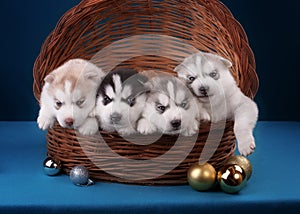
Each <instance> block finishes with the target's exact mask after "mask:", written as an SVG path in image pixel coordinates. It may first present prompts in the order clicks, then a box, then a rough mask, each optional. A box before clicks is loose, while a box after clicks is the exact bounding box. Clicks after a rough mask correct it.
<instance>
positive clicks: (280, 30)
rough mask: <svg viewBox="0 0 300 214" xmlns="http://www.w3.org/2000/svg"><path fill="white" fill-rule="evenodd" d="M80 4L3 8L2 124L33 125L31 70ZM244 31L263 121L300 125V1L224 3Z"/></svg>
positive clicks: (30, 1) (30, 2)
mask: <svg viewBox="0 0 300 214" xmlns="http://www.w3.org/2000/svg"><path fill="white" fill-rule="evenodd" d="M79 2H80V1H79V0H73V1H71V0H64V1H61V0H44V1H37V0H35V1H34V0H27V1H21V0H15V1H2V2H1V13H0V19H1V34H0V42H1V52H0V60H1V61H0V65H1V70H0V72H1V78H0V93H1V94H0V95H1V105H0V120H7V121H8V120H35V119H36V117H37V112H38V105H37V102H36V100H35V99H34V97H33V94H32V83H33V77H32V67H33V63H34V61H35V58H36V57H37V56H38V54H39V51H40V47H41V45H42V43H43V41H44V39H45V38H46V37H47V35H48V34H49V33H50V32H51V31H52V29H53V28H54V27H55V25H56V23H57V21H58V20H59V18H60V17H61V16H62V15H63V14H64V13H65V12H66V11H67V10H68V9H69V8H71V7H72V6H74V5H76V4H77V3H79ZM222 2H223V3H224V4H225V5H226V6H227V7H228V8H229V9H230V10H231V12H232V13H233V15H234V16H235V18H236V19H237V20H238V21H239V22H240V23H241V24H242V26H243V27H244V29H245V31H246V33H247V35H248V38H249V42H250V46H251V48H252V50H253V51H254V54H255V57H256V62H257V73H258V76H259V79H260V88H259V92H258V94H257V96H256V98H255V100H256V102H257V103H258V106H259V109H260V120H291V121H300V113H299V109H300V108H299V107H300V105H299V103H300V99H299V98H300V97H299V94H298V92H299V88H298V87H299V85H298V81H299V77H300V70H299V67H298V66H297V65H298V64H299V49H300V42H299V38H300V28H299V21H300V13H299V11H300V1H296V0H294V1H289V3H288V4H282V3H279V2H278V1H272V0H264V1H261V0H243V1H232V0H223V1H222Z"/></svg>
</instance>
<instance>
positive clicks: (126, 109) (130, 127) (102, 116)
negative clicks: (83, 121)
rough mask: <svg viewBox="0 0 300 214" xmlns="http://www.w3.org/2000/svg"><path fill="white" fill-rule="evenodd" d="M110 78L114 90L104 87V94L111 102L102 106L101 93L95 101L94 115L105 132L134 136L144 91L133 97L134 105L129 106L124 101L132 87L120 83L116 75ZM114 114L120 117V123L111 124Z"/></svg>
mask: <svg viewBox="0 0 300 214" xmlns="http://www.w3.org/2000/svg"><path fill="white" fill-rule="evenodd" d="M111 78H112V80H113V83H114V87H115V89H113V87H112V86H111V85H106V87H105V93H106V95H107V96H108V97H109V98H110V99H111V100H112V101H111V102H110V103H108V104H107V105H104V103H103V99H104V95H102V94H101V93H100V94H99V97H98V99H97V104H96V109H95V113H96V116H97V118H98V120H99V122H100V126H101V128H102V129H103V130H105V131H108V132H113V131H117V132H118V133H119V134H121V135H124V136H126V135H131V134H135V133H136V123H137V121H138V119H139V118H140V116H141V113H142V111H143V108H144V105H145V100H146V94H145V91H141V93H140V94H137V95H135V104H134V105H133V106H130V105H129V104H128V103H126V100H127V99H128V97H130V96H131V95H132V88H131V87H132V86H131V85H127V84H126V81H125V82H122V81H121V79H120V76H119V75H117V74H114V75H113V76H112V77H111ZM133 78H135V77H133ZM132 96H133V95H132ZM114 114H119V115H120V116H121V119H120V121H118V122H112V120H111V117H112V115H114Z"/></svg>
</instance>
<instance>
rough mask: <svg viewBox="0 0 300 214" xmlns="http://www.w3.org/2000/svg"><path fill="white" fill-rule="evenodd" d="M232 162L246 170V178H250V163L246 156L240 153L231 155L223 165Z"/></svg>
mask: <svg viewBox="0 0 300 214" xmlns="http://www.w3.org/2000/svg"><path fill="white" fill-rule="evenodd" d="M233 164H237V165H239V166H240V167H242V168H243V169H244V170H245V172H246V175H247V180H249V179H250V177H251V175H252V165H251V163H250V161H249V160H248V159H247V158H246V157H244V156H242V155H236V156H232V157H230V158H229V159H228V161H227V162H226V164H225V165H233Z"/></svg>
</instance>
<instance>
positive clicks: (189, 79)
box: [175, 52, 233, 100]
mask: <svg viewBox="0 0 300 214" xmlns="http://www.w3.org/2000/svg"><path fill="white" fill-rule="evenodd" d="M231 66H232V64H231V62H230V61H228V60H227V59H224V58H222V57H220V56H218V55H215V54H210V53H204V52H198V53H196V54H193V55H191V56H189V57H187V58H186V59H184V61H183V62H182V63H181V64H180V65H178V66H177V67H176V68H175V71H176V72H177V74H178V77H180V78H181V79H183V80H184V81H185V82H186V84H187V85H188V87H189V88H190V89H191V90H192V92H193V93H194V94H195V95H196V96H197V97H198V98H200V99H204V100H205V99H207V98H208V97H211V96H214V95H219V94H220V93H223V91H224V89H223V88H224V87H226V86H227V85H230V84H232V83H233V78H232V76H231V74H230V72H229V68H230V67H231Z"/></svg>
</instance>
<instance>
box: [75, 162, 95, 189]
mask: <svg viewBox="0 0 300 214" xmlns="http://www.w3.org/2000/svg"><path fill="white" fill-rule="evenodd" d="M70 180H71V181H72V183H73V184H75V185H77V186H89V185H92V184H94V182H93V181H92V180H91V179H89V171H88V169H87V168H86V167H85V166H75V167H73V168H72V169H71V171H70Z"/></svg>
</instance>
